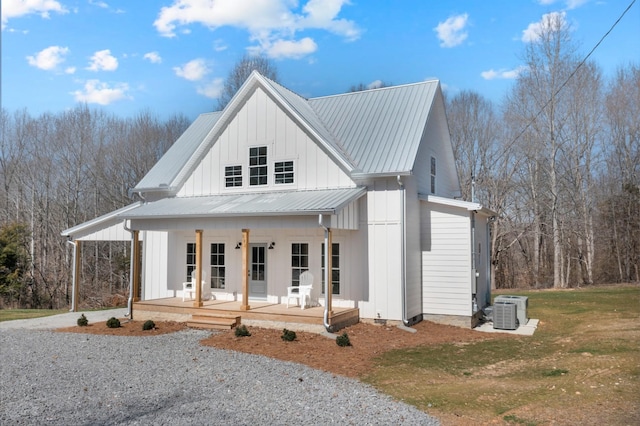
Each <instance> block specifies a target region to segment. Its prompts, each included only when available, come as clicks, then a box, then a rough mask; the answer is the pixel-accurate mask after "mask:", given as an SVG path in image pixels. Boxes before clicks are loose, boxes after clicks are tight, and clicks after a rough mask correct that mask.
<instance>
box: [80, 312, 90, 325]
mask: <svg viewBox="0 0 640 426" xmlns="http://www.w3.org/2000/svg"><path fill="white" fill-rule="evenodd" d="M78 325H79V326H80V327H86V326H87V325H89V320H88V319H87V317H85V316H84V314H82V315H80V318H78Z"/></svg>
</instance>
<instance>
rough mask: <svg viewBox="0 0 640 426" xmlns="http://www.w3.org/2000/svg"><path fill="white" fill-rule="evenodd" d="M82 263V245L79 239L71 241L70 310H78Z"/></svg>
mask: <svg viewBox="0 0 640 426" xmlns="http://www.w3.org/2000/svg"><path fill="white" fill-rule="evenodd" d="M81 265H82V245H81V241H78V240H75V241H74V242H73V277H72V278H71V280H72V281H71V282H72V284H71V309H70V311H71V312H78V295H79V288H78V287H79V286H80V273H81V270H82V268H81Z"/></svg>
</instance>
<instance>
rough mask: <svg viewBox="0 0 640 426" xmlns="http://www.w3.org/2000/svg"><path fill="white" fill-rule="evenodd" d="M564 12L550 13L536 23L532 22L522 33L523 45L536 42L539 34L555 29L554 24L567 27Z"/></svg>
mask: <svg viewBox="0 0 640 426" xmlns="http://www.w3.org/2000/svg"><path fill="white" fill-rule="evenodd" d="M565 16H566V12H551V13H545V14H544V15H542V18H541V19H540V21H538V22H532V23H530V24H529V26H528V27H527V28H526V29H525V30H523V31H522V41H524V42H525V43H533V42H536V41H538V39H539V38H540V34H542V33H543V32H544V31H546V30H548V29H549V28H555V27H556V23H559V24H560V25H562V26H564V25H567V21H566V20H565Z"/></svg>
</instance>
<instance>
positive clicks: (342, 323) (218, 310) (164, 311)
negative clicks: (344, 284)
mask: <svg viewBox="0 0 640 426" xmlns="http://www.w3.org/2000/svg"><path fill="white" fill-rule="evenodd" d="M242 303H243V302H242V301H226V300H205V301H203V302H202V306H198V307H196V306H194V303H193V300H185V301H182V297H167V298H164V299H154V300H145V301H139V302H134V304H133V308H134V311H135V313H136V314H135V315H136V319H154V318H155V319H158V318H164V319H169V320H175V321H181V322H187V323H189V324H191V325H193V326H195V327H198V326H199V327H202V328H232V327H234V326H236V325H239V324H246V325H258V326H264V327H267V328H273V327H275V328H284V327H289V328H292V329H294V330H295V329H296V328H306V329H312V330H317V331H321V330H323V329H324V326H323V320H324V318H323V316H324V307H322V306H313V307H307V308H305V309H300V306H293V305H291V306H290V307H289V308H287V305H286V304H282V303H270V302H262V301H253V300H252V301H250V309H248V310H245V309H243V306H242ZM359 319H360V315H359V310H358V308H335V307H334V308H333V309H332V310H331V315H330V317H329V323H330V324H331V325H332V328H334V329H335V330H339V329H341V328H344V327H347V326H349V325H352V324H355V323H357V322H358V321H359Z"/></svg>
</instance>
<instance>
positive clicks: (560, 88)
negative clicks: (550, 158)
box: [507, 0, 636, 147]
mask: <svg viewBox="0 0 640 426" xmlns="http://www.w3.org/2000/svg"><path fill="white" fill-rule="evenodd" d="M635 2H636V0H632V1H631V3H629V6H627V8H626V9H625V10H624V12H622V14H621V15H620V16H619V17H618V19H617V20H616V22H614V23H613V25H612V26H611V28H609V31H607V32H606V33H605V34H604V35H603V36H602V37H601V38H600V40H599V41H598V42H597V43H596V45H595V46H593V48H592V49H591V51H589V53H588V54H587V56H585V57H584V59H582V61H580V63H579V64H578V65H577V66H576V67H575V69H574V70H573V71H572V72H571V74H569V77H567V79H566V80H565V81H564V83H562V84H561V85H560V87H558V90H556V91H555V92H554V93H553V95H552V96H551V97H550V98H549V100H548V101H547V102H546V103H545V104H544V105H543V106H542V108H540V110H539V111H538V113H537V114H536V115H535V116H534V117H533V118H532V119H531V120H530V121H529V122H528V123H527V125H526V126H525V127H524V129H522V130H521V131H520V133H518V135H517V136H516V137H515V138H514V139H513V141H511V143H510V144H509V145H507V146H508V147H511V146H513V144H515V143H516V142H517V141H518V139H520V137H521V136H522V135H523V134H524V132H526V131H527V130H528V129H529V127H531V125H532V124H533V123H534V122H535V121H536V120H537V119H538V117H540V114H542V112H543V111H544V109H545V108H546V107H547V106H549V104H550V103H551V101H552V100H553V99H554V98H555V97H556V96H557V95H558V93H560V91H561V90H562V89H563V88H564V86H566V85H567V83H569V80H571V79H572V78H573V76H574V75H575V74H576V73H577V72H578V70H579V69H580V68H581V67H582V66H583V65H584V64H585V63H586V62H587V59H589V57H590V56H591V54H592V53H593V52H594V51H595V50H596V49H597V48H598V46H600V44H601V43H602V42H603V41H604V39H605V38H607V36H608V35H609V33H611V31H613V29H614V28H615V27H616V25H618V23H619V22H620V20H622V18H623V17H624V15H626V14H627V12H628V11H629V9H631V7H632V6H633V5H634V3H635Z"/></svg>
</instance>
